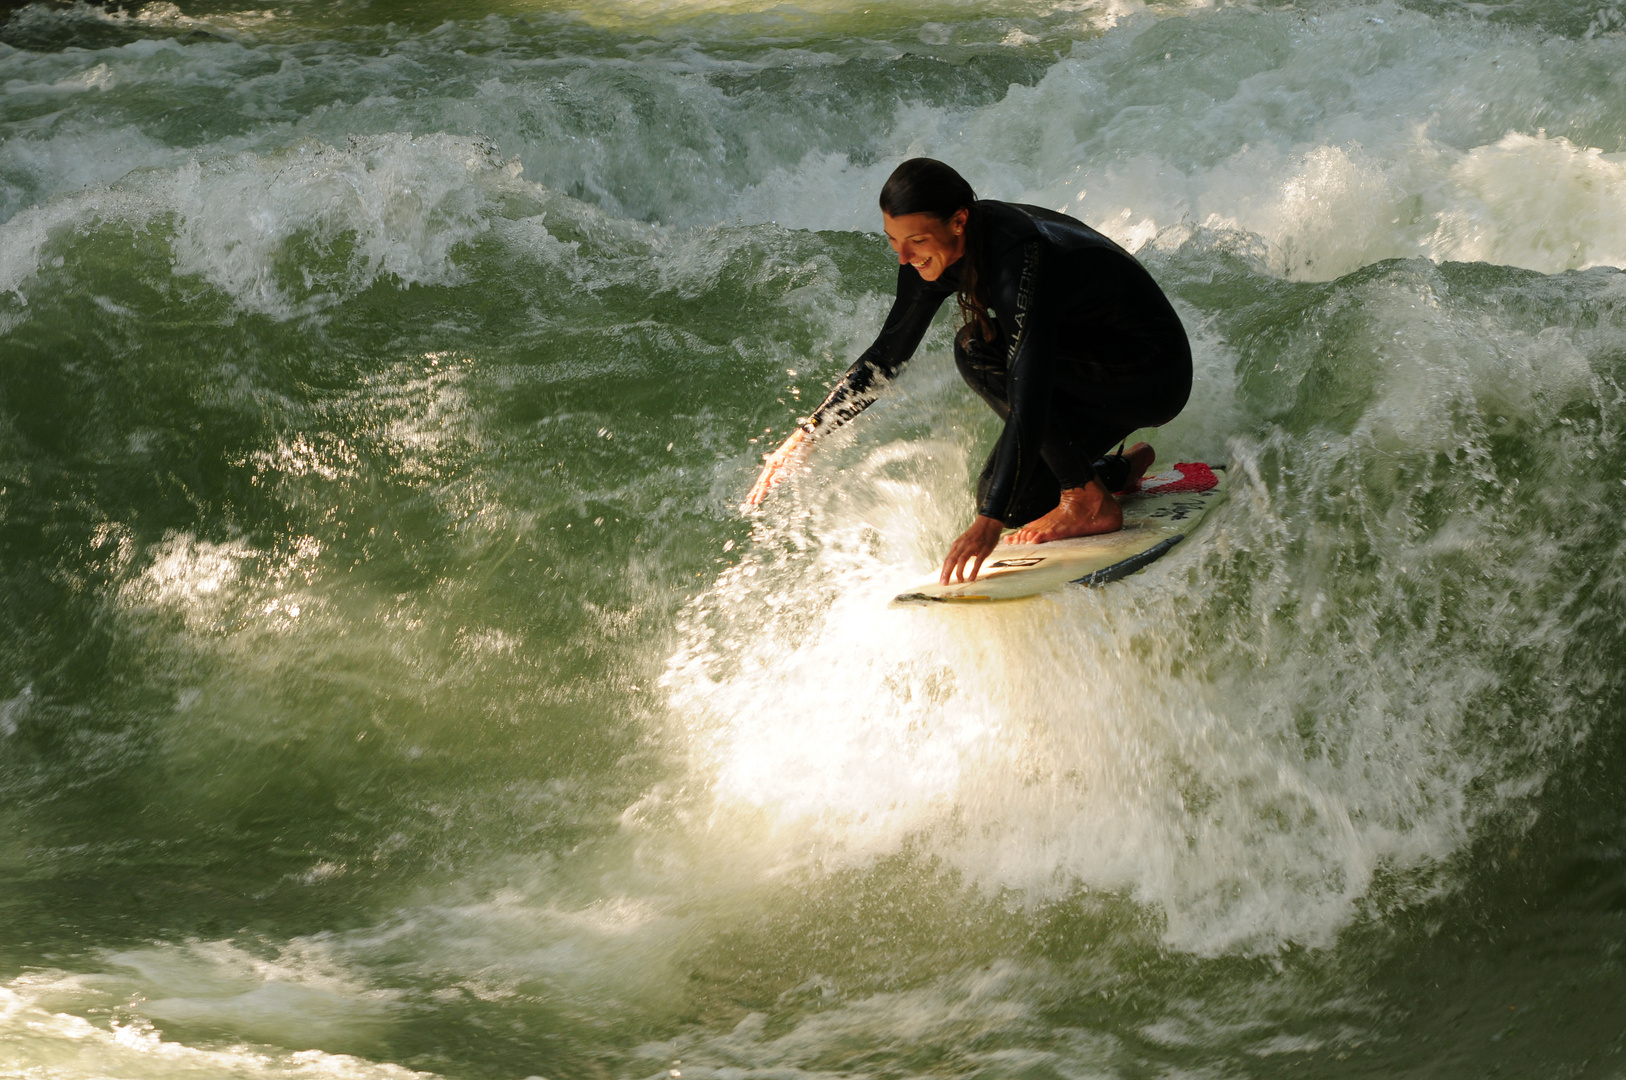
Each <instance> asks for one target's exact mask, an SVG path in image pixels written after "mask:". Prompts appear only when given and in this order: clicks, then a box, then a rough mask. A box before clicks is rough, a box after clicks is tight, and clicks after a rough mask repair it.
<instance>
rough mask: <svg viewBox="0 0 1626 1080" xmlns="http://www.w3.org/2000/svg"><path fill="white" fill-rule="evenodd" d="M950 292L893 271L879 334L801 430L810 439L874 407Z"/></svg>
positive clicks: (907, 271) (904, 269)
mask: <svg viewBox="0 0 1626 1080" xmlns="http://www.w3.org/2000/svg"><path fill="white" fill-rule="evenodd" d="M952 291H953V290H952V289H950V288H947V287H933V284H932V283H929V282H926V281H924V280H922V279H921V276H920V274H919V272H917V271H916V270H915V268H914V267H912V266H899V267H898V296H897V299H896V300H894V301H893V302H892V310H891V311H890V312H889V313H888V314H887V316H886V322H884V323H883V324H882V325H881V333H880V334H879V336H877V337H876V339H875V342H874V344H872V345H870V347H869V348H867V349H865V350H864V354H863V355H862V356H860V357H859V358H858V359H857V360H855V361H853V365H852V367H850V368H848V369H847V371H846V374H844V375H842V376H841V378H840V379H839V380H838V381H837V382H836V384H835V386H834V387H832V388H831V390H830V395H829V396H828V397H826V398H825V399H824V403H823V404H821V405H820V406H819V407H818V408H817V409H815V410H813V415H812V416H810V417H809V418H808V420H807V422H806V423H805V424H803V425H802V427H803V429H804V430H806V431H808V432H811V433H812V434H815V435H823V434H824V433H826V432H828V431H832V430H834V429H835V428H838V427H840V426H841V425H842V424H845V423H846V422H847V421H848V420H851V419H852V418H853V417H855V416H857V415H858V414H859V413H861V412H863V411H864V410H865V409H867V408H869V407H870V405H871V404H873V403H874V401H875V399H876V398H877V397H879V396H880V391H881V387H882V386H883V385H885V382H886V380H888V379H891V378H892V377H893V376H895V375H897V373H898V369H900V368H902V367H903V365H904V363H905V362H906V361H907V360H908V359H909V358H910V357H911V356H913V355H914V354H915V350H916V349H917V348H919V347H920V339H921V338H923V337H925V336H926V330H927V328H928V327H930V326H931V324H932V316H934V315H936V314H937V309H938V308H940V307H942V306H943V300H944V298H945V297H947V296H948V295H949V293H950V292H952Z"/></svg>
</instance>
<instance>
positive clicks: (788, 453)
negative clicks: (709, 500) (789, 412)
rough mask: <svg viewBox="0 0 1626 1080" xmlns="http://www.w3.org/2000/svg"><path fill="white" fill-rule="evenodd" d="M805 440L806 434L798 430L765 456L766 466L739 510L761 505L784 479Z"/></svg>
mask: <svg viewBox="0 0 1626 1080" xmlns="http://www.w3.org/2000/svg"><path fill="white" fill-rule="evenodd" d="M805 438H806V433H805V432H804V431H802V430H801V429H800V428H798V429H797V430H796V431H795V432H794V433H793V434H792V435H791V436H790V438H788V439H786V440H785V441H784V442H783V443H781V444H780V446H779V449H777V450H775V451H774V452H773V453H771V454H768V455H767V464H766V465H764V466H763V468H762V473H761V474H760V475H759V476H758V477H757V482H756V483H755V484H753V485H752V487H751V493H750V494H749V495H747V496H746V497H745V502H744V503H742V504H741V505H740V509H742V510H750V509H752V508H754V507H756V506H759V505H761V503H762V500H763V499H765V498H767V497H768V492H769V491H770V490H772V489H773V488H774V487H776V486H778V485H779V484H780V483H781V482H782V481H783V480H785V479H786V476H787V474H788V473H789V471H790V466H791V463H792V462H793V461H794V460H795V456H796V452H797V450H798V449H799V448H800V446H801V443H802V441H803V439H805Z"/></svg>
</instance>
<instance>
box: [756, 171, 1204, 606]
mask: <svg viewBox="0 0 1626 1080" xmlns="http://www.w3.org/2000/svg"><path fill="white" fill-rule="evenodd" d="M880 203H881V221H882V223H883V225H884V227H885V229H886V237H887V242H888V243H890V244H891V245H892V250H893V251H895V252H897V254H898V292H897V299H896V300H895V301H894V302H893V304H892V310H891V312H890V313H889V314H888V315H887V317H886V322H885V323H884V324H883V325H882V327H881V332H880V335H879V336H878V337H876V339H875V343H874V344H872V345H871V346H870V347H869V348H868V349H866V350H865V351H864V354H863V355H862V356H860V357H859V358H858V359H857V360H856V361H855V362H854V363H853V365H852V366H851V367H849V368H848V369H847V371H846V373H845V374H844V375H842V377H841V379H840V380H839V381H838V382H837V383H836V385H835V386H834V388H832V389H831V391H830V394H829V396H828V397H826V398H825V399H824V403H823V404H822V405H820V406H819V407H818V409H816V410H815V411H814V412H813V415H812V416H811V417H809V418H808V419H807V420H806V421H805V422H804V423H803V424H802V425H801V426H800V427H798V428H797V430H796V431H795V432H794V433H793V434H792V435H791V436H790V438H788V439H786V440H785V442H784V443H783V444H782V445H781V446H780V447H779V449H777V450H775V451H774V452H773V453H772V454H769V455H768V456H767V464H766V466H765V467H764V468H763V470H762V475H761V476H759V477H758V478H757V482H756V484H755V486H753V487H752V489H751V493H750V494H749V495H748V496H747V497H746V505H747V506H756V505H757V504H758V503H760V502H761V501H762V499H763V497H764V496H766V495H767V493H768V491H769V489H771V488H772V487H773V486H774V485H775V484H777V483H779V482H780V481H781V480H783V479H784V478H785V476H786V475H787V474H788V472H789V470H790V468H791V466H792V465H793V464H794V463H795V460H796V458H797V457H798V455H799V454H800V452H801V451H802V450H803V449H804V448H805V446H806V445H807V444H808V443H809V442H810V441H812V440H813V439H816V438H818V437H819V436H820V435H823V434H825V433H827V432H829V431H831V430H833V429H834V428H836V427H839V426H840V425H842V424H844V423H846V422H847V421H849V420H851V419H852V418H853V417H854V416H857V415H858V414H859V413H860V412H862V411H863V410H864V409H866V408H868V407H869V405H870V404H871V403H872V402H873V401H875V399H876V397H877V396H878V395H879V392H880V390H881V388H882V386H883V385H884V384H885V383H886V382H887V381H889V380H890V379H892V378H893V377H894V376H895V375H896V374H897V373H898V370H899V369H900V368H902V366H903V365H904V363H905V362H907V361H908V359H909V358H910V357H911V356H913V355H914V352H915V349H916V348H917V347H919V345H920V341H921V338H923V337H924V336H925V334H926V329H927V327H929V326H930V325H931V321H932V317H933V316H934V315H936V314H937V310H938V308H940V307H941V306H942V304H943V301H944V300H945V299H947V298H948V297H949V296H951V295H955V296H957V297H958V301H959V308H960V314H961V316H962V318H963V320H964V324H963V325H962V326H961V328H960V330H959V332H958V333H957V334H956V335H955V338H954V362H955V365H956V366H957V367H958V368H959V371H960V375H961V376H962V377H963V378H964V379H965V381H966V382H967V384H969V385H970V387H971V389H973V390H974V391H976V392H977V394H978V396H980V397H981V398H982V399H983V400H984V401H986V402H987V403H988V405H989V407H990V408H992V409H993V410H994V412H995V413H996V414H997V415H998V416H999V418H1000V419H1001V420H1003V421H1004V422H1005V429H1004V431H1003V433H1002V434H1001V435H1000V437H999V441H998V443H996V444H995V446H994V449H993V452H992V453H991V454H989V456H988V462H987V464H986V465H984V466H983V470H982V476H981V478H980V479H979V480H978V482H977V516H976V519H975V520H974V521H973V522H972V523H971V527H970V528H969V529H967V530H966V531H965V532H963V533H961V534H960V536H959V538H958V539H956V540H955V541H954V543H953V544H952V545H951V546H950V548H949V552H948V555H947V556H946V557H945V558H944V560H943V567H942V571H941V574H940V576H939V580H940V581H941V582H942V584H944V585H947V584H949V583H950V581H952V580H955V579H956V578H957V579H958V580H960V581H972V580H975V579H976V577H977V574H978V572H979V571H980V570H981V569H982V562H983V560H984V559H986V558H987V557H988V555H989V553H990V552H992V551H993V550H994V548H995V546H996V545H997V544H998V543H999V537H1000V532H1001V530H1002V529H1003V528H1004V527H1006V526H1013V527H1016V528H1017V531H1016V532H1015V533H1014V534H1013V535H1012V536H1011V538H1010V542H1011V543H1017V544H1040V543H1044V542H1045V541H1048V540H1061V539H1064V538H1066V537H1070V536H1089V535H1094V534H1097V533H1107V532H1114V531H1116V530H1117V529H1120V528H1122V527H1123V511H1122V509H1121V508H1120V507H1119V506H1118V503H1117V500H1115V499H1114V498H1113V497H1112V493H1113V492H1114V491H1121V490H1124V489H1126V488H1129V487H1132V486H1134V484H1135V483H1137V482H1138V481H1139V479H1140V477H1141V475H1142V474H1143V473H1145V471H1146V469H1147V468H1148V467H1149V466H1150V465H1151V463H1152V460H1153V457H1154V453H1153V450H1152V448H1151V447H1150V446H1148V445H1147V444H1146V443H1136V444H1135V446H1134V447H1132V448H1131V449H1130V450H1129V452H1128V453H1127V454H1123V455H1117V454H1113V455H1109V454H1108V453H1107V451H1108V450H1109V449H1110V448H1111V447H1112V446H1113V445H1115V444H1120V443H1122V441H1123V440H1124V439H1125V438H1127V437H1128V435H1129V434H1130V432H1133V431H1136V430H1137V429H1139V428H1143V427H1156V426H1159V425H1161V424H1166V423H1168V422H1169V421H1170V420H1172V419H1174V417H1175V416H1176V415H1178V414H1179V412H1180V410H1181V409H1182V408H1184V407H1185V404H1186V398H1187V397H1188V396H1189V394H1190V392H1191V346H1190V343H1189V342H1188V341H1187V340H1186V332H1185V329H1184V328H1183V327H1182V326H1181V325H1180V318H1179V316H1177V315H1176V314H1175V312H1174V308H1173V307H1172V306H1171V305H1170V304H1169V301H1168V298H1167V297H1166V296H1164V295H1163V291H1162V290H1161V289H1159V288H1158V286H1157V283H1156V282H1155V281H1153V280H1152V277H1151V275H1150V274H1148V273H1147V272H1146V270H1145V268H1144V267H1142V266H1141V265H1140V263H1139V262H1137V261H1136V260H1135V257H1134V256H1132V255H1130V254H1129V253H1128V252H1127V251H1125V250H1124V249H1123V248H1121V247H1119V246H1118V245H1117V244H1115V243H1113V242H1112V241H1111V240H1109V239H1107V238H1106V237H1105V236H1102V235H1101V234H1100V233H1098V232H1096V231H1095V230H1094V229H1092V228H1090V227H1089V226H1088V225H1085V224H1084V223H1083V222H1081V221H1077V220H1075V219H1073V218H1070V217H1068V216H1066V215H1065V214H1059V213H1056V212H1055V211H1052V210H1046V209H1043V208H1041V207H1037V206H1026V205H1022V204H1020V203H1005V202H996V201H994V200H991V199H982V200H979V199H978V198H977V197H976V195H975V194H974V193H973V192H972V190H971V185H970V184H968V183H966V181H965V179H964V178H963V177H961V176H960V174H959V173H957V172H955V171H954V170H953V169H952V168H950V167H949V166H947V165H945V164H943V163H942V162H941V161H935V160H933V159H931V158H911V159H910V160H908V161H905V162H904V163H903V164H902V165H899V166H898V167H897V169H895V170H894V171H893V173H892V175H891V176H890V177H889V178H888V179H887V181H886V184H885V186H883V187H882V188H881V198H880Z"/></svg>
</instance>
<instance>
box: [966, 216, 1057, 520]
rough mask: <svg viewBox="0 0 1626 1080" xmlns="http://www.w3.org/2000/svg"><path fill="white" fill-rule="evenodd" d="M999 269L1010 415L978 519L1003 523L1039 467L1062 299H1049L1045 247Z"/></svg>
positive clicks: (1034, 247)
mask: <svg viewBox="0 0 1626 1080" xmlns="http://www.w3.org/2000/svg"><path fill="white" fill-rule="evenodd" d="M1003 261H1004V265H1003V266H1002V267H1000V271H1001V273H1000V276H1001V278H1002V279H1003V283H1004V284H1005V288H1003V289H1000V290H999V292H1000V294H1001V295H1000V297H999V299H998V301H997V302H998V304H999V308H1000V315H1001V317H1003V316H1004V315H1005V312H1006V310H1009V311H1010V329H1009V334H1008V338H1007V342H1008V344H1007V352H1006V355H1005V367H1006V371H1007V372H1008V375H1007V380H1008V381H1007V383H1006V385H1007V386H1008V387H1009V394H1010V403H1011V412H1010V417H1009V419H1007V420H1006V421H1005V431H1004V433H1003V434H1001V435H1000V437H999V443H998V445H997V446H996V447H995V450H994V468H993V472H992V474H991V476H990V477H989V484H988V488H987V492H986V494H985V495H984V497H983V500H982V505H981V506H979V507H978V508H977V512H978V513H979V514H983V515H985V516H987V517H992V518H999V519H1000V520H1002V521H1003V520H1004V519H1005V518H1006V517H1007V516H1009V515H1010V513H1011V512H1012V510H1013V503H1014V502H1015V500H1016V496H1017V493H1018V492H1020V491H1021V490H1022V488H1023V484H1024V482H1025V481H1026V480H1027V478H1028V472H1029V470H1031V469H1033V468H1034V467H1035V466H1037V465H1038V463H1039V460H1040V458H1039V449H1040V447H1041V446H1042V445H1043V443H1044V438H1045V425H1046V423H1047V422H1048V421H1049V417H1050V397H1051V392H1052V389H1053V387H1054V384H1055V366H1056V365H1055V354H1056V347H1055V346H1056V323H1057V312H1058V310H1059V308H1060V300H1061V298H1060V297H1057V296H1053V295H1050V293H1051V291H1052V289H1051V288H1050V287H1051V286H1052V284H1053V283H1052V282H1051V281H1050V280H1049V278H1050V275H1048V274H1047V273H1046V269H1047V268H1046V266H1045V263H1046V250H1045V245H1044V244H1043V243H1042V242H1040V241H1038V240H1030V241H1028V242H1027V243H1025V244H1021V245H1019V246H1018V247H1015V248H1013V249H1012V250H1011V252H1010V254H1009V255H1007V256H1006V258H1005V259H1004V260H1003Z"/></svg>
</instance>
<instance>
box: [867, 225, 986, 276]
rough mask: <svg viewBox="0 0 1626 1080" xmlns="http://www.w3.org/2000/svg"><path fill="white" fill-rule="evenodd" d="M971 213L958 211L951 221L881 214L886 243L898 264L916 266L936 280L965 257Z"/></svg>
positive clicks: (919, 270)
mask: <svg viewBox="0 0 1626 1080" xmlns="http://www.w3.org/2000/svg"><path fill="white" fill-rule="evenodd" d="M969 215H970V211H968V210H965V209H963V208H962V209H960V210H956V211H955V212H954V215H953V216H952V217H950V218H949V219H948V220H947V221H944V220H942V219H941V218H939V217H937V216H936V215H934V214H903V215H901V216H899V217H893V216H892V215H891V214H888V213H887V212H886V211H884V210H883V211H881V222H882V224H883V225H884V226H885V228H886V242H887V243H889V244H891V245H892V250H893V251H896V252H897V253H898V262H899V263H902V264H905V265H908V266H913V267H914V268H915V270H916V271H918V272H919V274H920V276H921V277H922V278H924V279H925V280H927V281H936V280H937V279H938V278H940V277H942V276H943V271H945V270H947V269H948V268H949V267H951V266H953V265H954V264H955V263H956V262H958V261H959V259H960V256H961V255H964V254H965V221H966V218H967V217H968V216H969Z"/></svg>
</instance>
